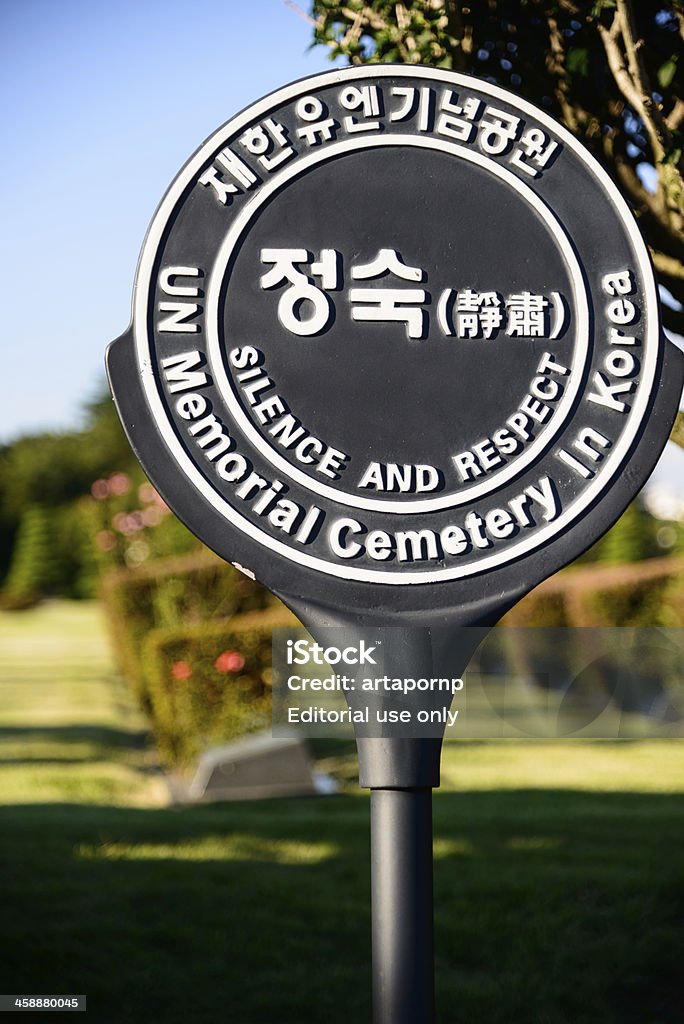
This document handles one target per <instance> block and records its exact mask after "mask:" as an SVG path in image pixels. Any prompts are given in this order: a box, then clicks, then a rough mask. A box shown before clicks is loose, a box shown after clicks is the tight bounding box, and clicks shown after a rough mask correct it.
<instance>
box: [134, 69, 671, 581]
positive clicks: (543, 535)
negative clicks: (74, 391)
mask: <svg viewBox="0 0 684 1024" xmlns="http://www.w3.org/2000/svg"><path fill="white" fill-rule="evenodd" d="M372 72H373V76H374V77H377V78H387V77H391V76H393V75H399V76H401V77H406V78H416V79H419V80H420V79H426V78H430V79H432V80H437V81H442V82H445V83H452V84H458V85H460V86H462V87H465V88H468V87H471V88H476V89H477V90H478V91H480V92H482V93H485V94H486V95H489V96H492V97H493V98H495V99H498V100H502V101H503V102H509V103H511V102H514V103H515V105H516V107H517V108H518V109H519V110H521V111H524V112H525V113H527V114H528V116H530V117H533V118H534V119H535V120H537V121H538V122H539V123H541V124H543V125H545V126H546V127H547V128H548V129H549V130H550V131H552V132H554V133H555V134H556V136H557V137H559V138H560V139H562V140H563V142H564V143H565V144H566V145H567V146H568V147H569V148H570V149H572V150H573V152H575V154H576V155H578V156H579V158H580V159H581V160H582V161H583V162H584V163H585V165H587V166H588V167H589V169H590V171H591V172H592V174H593V175H594V177H595V178H596V179H597V180H598V181H599V182H600V184H601V185H602V186H603V188H604V190H605V191H606V193H607V195H608V197H609V198H610V200H611V201H612V203H613V206H614V207H615V210H616V214H617V215H619V216H620V218H621V220H622V223H623V226H624V227H625V230H626V232H627V235H628V236H629V239H630V241H631V242H632V245H633V247H634V253H635V256H636V259H637V262H638V267H639V271H640V273H641V275H642V280H643V285H644V295H645V308H646V309H647V310H648V312H649V316H648V330H647V332H646V334H645V335H644V343H643V354H644V359H643V361H642V367H641V369H642V374H641V382H640V387H639V390H638V391H637V394H636V398H635V401H634V404H633V406H632V409H631V410H630V417H629V421H628V424H627V427H626V429H625V431H624V432H623V436H622V437H621V438H620V441H619V442H618V444H616V446H615V448H614V449H613V452H612V453H611V456H612V459H611V463H610V464H609V463H607V464H606V465H605V467H604V469H603V470H602V472H601V473H600V474H598V475H597V477H596V479H595V481H594V483H593V484H589V486H588V487H587V488H586V489H585V491H584V492H583V493H582V495H581V496H580V497H579V498H578V499H577V500H576V501H575V502H573V503H572V504H570V505H569V506H568V507H567V509H565V511H564V512H563V513H562V514H561V515H560V516H559V518H558V519H556V520H554V521H553V523H551V524H549V525H548V526H546V527H542V529H541V530H539V531H537V532H536V533H535V534H534V535H533V536H532V537H529V538H528V539H527V540H525V541H522V542H521V543H518V544H514V545H512V546H511V547H510V548H509V549H508V550H507V551H506V552H505V554H504V555H503V556H501V555H490V556H488V557H487V558H483V559H481V560H479V561H478V562H474V563H470V564H469V565H465V566H462V567H461V566H454V567H452V568H449V569H442V570H439V569H431V570H427V571H426V572H413V571H409V572H397V573H393V572H387V571H382V570H380V571H376V570H372V569H359V568H357V567H355V566H352V565H345V564H338V563H332V562H326V561H324V560H323V559H322V558H317V557H315V556H312V555H308V554H306V552H298V551H296V550H295V549H294V548H291V547H288V546H287V545H286V544H283V542H282V541H279V540H276V539H275V538H273V537H271V536H269V535H268V534H267V533H264V531H263V530H261V529H259V528H258V527H257V526H255V525H254V524H253V523H252V522H250V521H249V520H248V519H246V518H245V517H244V516H242V515H241V514H240V513H239V512H238V511H237V510H236V509H235V508H234V507H233V506H232V505H231V504H230V503H229V502H228V501H226V500H225V499H224V498H222V497H221V495H219V494H218V492H217V491H216V490H215V489H214V488H213V487H212V485H211V484H210V482H209V480H208V479H207V478H206V477H205V476H203V474H202V473H200V472H199V470H198V469H197V467H196V465H195V463H194V462H192V460H191V459H190V458H189V457H188V455H187V453H186V452H185V450H184V448H183V447H182V445H181V444H180V442H179V440H178V437H177V436H176V433H175V431H174V429H173V427H172V426H171V424H170V422H169V420H168V418H167V416H166V411H165V409H164V405H163V403H162V399H161V395H160V392H159V390H158V385H157V380H156V378H155V374H154V368H153V365H152V358H151V353H150V339H149V337H148V333H147V303H148V295H149V291H150V286H151V277H152V271H153V269H154V265H155V262H156V255H157V251H158V247H159V244H160V242H161V240H162V238H163V234H164V231H165V229H166V226H167V224H168V221H169V218H170V216H171V215H172V213H173V210H174V207H175V205H176V203H177V202H178V200H179V199H180V198H181V197H182V195H183V193H184V191H185V189H186V188H187V187H188V186H189V185H190V184H191V183H192V181H193V179H194V178H195V176H196V175H197V174H198V173H199V172H200V170H201V169H202V167H203V165H204V164H205V163H206V161H207V160H208V159H210V157H211V156H212V154H213V153H214V152H215V150H216V149H218V148H220V147H221V146H223V145H225V144H226V143H227V141H228V139H229V138H230V137H231V136H232V135H234V134H236V133H237V132H239V131H241V130H242V129H243V128H244V127H245V126H246V125H247V124H248V123H249V122H250V121H252V120H254V119H255V118H258V117H260V116H261V115H263V114H266V113H267V112H268V111H269V110H271V109H272V107H273V106H275V105H276V104H278V103H285V102H288V101H289V100H291V99H293V98H294V97H296V96H298V95H301V94H302V93H305V92H310V91H311V90H312V89H317V88H324V87H325V86H329V85H335V84H336V83H343V82H345V81H348V80H350V79H351V80H352V81H353V80H355V79H357V78H363V77H365V76H367V75H368V70H367V69H366V68H365V67H360V68H356V67H354V68H345V69H341V70H339V71H329V72H324V73H322V74H320V75H313V76H311V77H308V78H304V79H300V80H299V81H297V82H294V83H291V84H290V85H288V86H285V87H283V88H282V89H279V90H277V91H276V92H273V93H270V94H269V95H268V96H266V97H264V98H262V99H261V100H258V101H257V102H256V103H254V104H252V105H251V106H250V107H248V108H246V109H245V110H243V111H242V112H241V113H240V114H238V115H236V117H234V118H232V119H231V120H230V121H228V122H226V124H225V125H223V126H222V127H221V128H219V129H218V130H217V131H216V132H214V134H213V135H211V136H210V137H209V139H208V140H207V141H205V142H204V143H203V144H202V145H201V146H200V148H199V149H198V150H197V152H196V153H195V154H194V155H193V156H192V157H191V158H190V160H188V162H187V163H186V164H185V166H184V167H183V168H182V170H181V171H180V173H179V174H178V175H177V176H176V178H175V179H174V181H173V182H172V183H171V185H170V187H169V189H168V191H167V193H166V195H165V196H164V198H163V199H162V201H161V203H160V205H159V207H158V208H157V211H156V213H155V215H154V218H153V220H152V223H151V224H150V227H149V229H148V232H147V235H146V237H145V241H144V243H143V248H142V251H141V253H140V259H139V262H138V270H137V275H136V283H135V289H134V300H133V331H134V339H135V349H136V355H137V359H138V366H139V371H140V379H141V383H142V387H143V392H144V394H145V398H146V399H147V402H148V404H149V408H150V410H151V412H152V414H153V417H154V420H155V423H156V426H157V429H158V430H159V433H160V435H161V437H162V438H163V440H164V443H165V444H166V446H167V448H168V450H169V453H170V454H171V456H172V458H173V459H174V460H175V462H176V463H177V465H178V466H179V468H180V469H181V471H182V472H183V473H184V474H185V475H186V477H187V478H188V479H189V480H191V481H192V483H193V484H194V485H195V487H196V488H197V490H198V491H199V492H200V493H201V494H202V495H203V497H204V498H205V499H206V500H207V501H208V502H209V504H211V505H212V506H213V507H214V508H215V509H216V511H217V512H218V513H219V514H220V515H222V516H223V517H224V518H225V519H227V520H228V521H229V522H231V523H232V524H233V525H234V526H235V527H236V528H237V529H238V530H240V531H241V532H242V533H244V534H245V535H246V536H248V537H250V538H251V539H252V540H253V541H255V542H256V543H258V544H260V545H261V546H262V547H265V548H266V549H270V550H271V551H273V552H274V553H275V554H278V555H281V556H282V557H284V558H286V559H288V560H289V561H291V562H294V563H297V564H299V565H302V566H305V567H307V568H309V569H312V570H313V571H316V572H323V573H325V574H326V575H328V576H334V577H337V578H339V579H348V580H357V581H360V582H367V583H378V584H390V585H394V586H405V585H411V584H420V583H439V582H442V581H446V580H458V579H464V578H465V577H467V576H476V575H478V574H480V573H483V572H487V571H488V570H490V569H495V568H498V567H499V566H501V565H506V564H508V563H509V562H511V561H514V560H515V559H516V558H519V557H520V556H521V555H525V554H527V553H528V552H529V551H533V550H535V549H536V548H538V547H540V546H542V545H543V544H544V543H546V542H547V541H549V540H551V539H552V538H553V537H554V536H555V535H556V534H557V533H559V532H560V531H561V530H562V529H563V528H564V527H565V526H567V525H568V523H570V522H572V521H573V520H574V519H576V518H577V517H578V516H579V515H580V514H581V513H582V512H583V511H584V510H585V509H586V508H588V507H589V506H590V505H591V504H592V502H593V501H594V500H595V499H596V498H597V497H598V495H599V494H600V493H601V492H602V491H603V490H604V489H605V487H606V484H607V483H608V482H609V481H610V480H611V479H612V478H613V477H614V476H615V475H616V474H617V473H618V472H619V470H620V468H621V467H622V464H623V459H624V456H625V455H626V454H627V452H629V450H630V448H631V446H632V444H633V442H634V440H635V437H636V434H637V430H638V427H639V426H640V425H641V422H642V420H643V419H644V418H645V416H646V413H647V411H648V405H649V403H650V400H651V388H652V384H653V381H654V378H655V371H656V367H657V361H658V355H659V338H660V320H659V315H658V299H657V292H656V285H655V279H654V276H653V271H652V268H651V264H650V261H649V258H648V253H647V250H646V246H645V244H644V242H643V239H642V238H641V235H640V233H639V230H638V228H637V226H636V223H635V221H634V218H633V217H632V214H631V212H630V210H629V208H628V206H627V204H626V202H625V201H624V199H623V198H622V196H621V195H620V193H619V191H618V189H617V187H616V186H615V185H614V184H613V182H612V181H611V180H610V178H609V177H608V175H607V174H606V172H605V171H604V170H603V168H602V167H601V165H600V164H599V163H598V162H597V161H596V160H595V159H594V158H593V157H592V156H591V154H589V153H588V152H586V150H585V149H584V147H583V146H581V144H580V143H579V142H578V141H577V140H576V139H575V137H574V136H573V135H571V133H570V132H569V131H568V130H567V129H566V128H564V127H563V126H562V125H560V124H558V123H557V122H556V121H554V120H553V119H552V118H551V117H549V115H548V114H545V113H544V111H541V110H538V109H537V108H536V107H534V106H533V105H532V104H531V103H528V102H527V101H526V100H523V99H518V97H516V96H513V99H511V94H510V93H509V92H508V91H507V90H505V89H502V88H500V87H499V86H497V85H492V84H491V83H489V82H482V81H480V80H479V79H472V78H471V77H469V76H468V75H462V74H459V73H457V72H452V71H444V70H442V69H439V68H427V67H420V66H416V67H410V66H405V65H388V64H385V65H374V66H373V69H372ZM473 83H474V84H473Z"/></svg>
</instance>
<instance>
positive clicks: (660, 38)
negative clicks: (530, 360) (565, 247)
mask: <svg viewBox="0 0 684 1024" xmlns="http://www.w3.org/2000/svg"><path fill="white" fill-rule="evenodd" d="M312 20H313V34H314V40H315V42H316V43H320V44H323V45H325V46H327V47H328V49H329V51H330V56H331V58H333V59H334V58H337V57H344V58H346V59H347V60H348V61H349V62H350V63H352V64H363V63H367V62H370V63H373V62H380V61H396V62H400V63H406V64H429V65H433V66H435V67H442V68H451V69H452V70H454V71H461V72H465V73H466V74H472V75H478V76H479V77H481V78H484V79H485V80H486V81H488V82H492V83H495V84H498V85H501V86H504V87H505V88H508V89H511V90H512V91H513V92H514V93H516V94H517V95H519V96H523V97H525V98H526V99H529V100H530V101H531V102H533V103H535V104H537V105H538V106H540V107H542V108H544V109H546V110H548V112H549V113H550V114H552V115H553V116H554V117H556V118H558V120H559V121H561V122H563V124H565V125H566V127H567V128H569V129H570V131H571V132H572V133H573V134H574V135H576V136H577V137H578V138H580V139H581V140H582V142H583V143H584V144H585V146H587V147H588V149H589V150H590V151H591V152H592V153H593V154H594V156H595V157H596V158H597V159H598V160H599V162H600V163H601V164H602V165H603V166H604V167H605V168H606V170H607V171H608V173H609V174H610V176H611V177H612V178H613V180H614V181H615V182H616V184H617V185H618V187H619V188H620V189H621V191H622V193H623V195H624V196H625V198H626V200H627V202H628V203H629V204H630V206H631V208H632V210H633V211H634V213H635V215H636V217H637V219H638V222H639V226H640V228H641V231H642V234H643V235H644V237H645V238H646V241H647V242H648V245H649V249H650V252H651V257H652V259H653V262H654V265H655V268H656V271H657V275H658V280H659V282H660V284H661V286H662V287H663V288H666V289H667V292H668V293H669V297H667V304H666V305H665V306H664V308H663V319H664V323H665V326H666V327H668V328H670V329H672V330H674V331H677V332H678V333H680V334H682V333H684V310H683V308H682V307H683V305H684V177H683V176H684V145H683V135H682V127H683V124H684V90H683V81H684V79H683V75H684V66H683V64H684V58H682V44H683V41H684V3H682V2H681V0H638V2H636V0H553V2H552V0H486V2H485V0H471V2H465V3H461V2H459V0H416V2H413V3H396V2H395V0H371V2H369V3H365V2H363V0H341V2H338V0H313V4H312Z"/></svg>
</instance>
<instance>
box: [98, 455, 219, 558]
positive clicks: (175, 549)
mask: <svg viewBox="0 0 684 1024" xmlns="http://www.w3.org/2000/svg"><path fill="white" fill-rule="evenodd" d="M140 481H141V482H136V480H135V479H134V478H133V477H132V475H130V474H128V473H122V472H116V473H112V474H111V475H110V476H109V477H102V478H100V479H98V480H95V481H93V484H92V486H91V488H90V495H89V496H86V497H84V498H83V499H82V500H81V503H80V509H81V514H82V517H83V521H84V524H85V528H86V531H87V532H88V534H89V535H90V537H91V539H92V545H93V548H94V554H95V558H96V561H97V563H98V566H99V569H100V571H101V572H102V571H106V570H107V569H112V568H116V567H122V566H126V567H128V568H136V567H137V566H139V565H142V564H143V563H145V562H147V561H149V560H151V559H154V558H164V557H166V556H168V555H175V554H184V553H185V552H187V551H192V550H194V549H198V548H200V547H201V545H200V542H199V541H198V540H197V539H196V538H195V537H194V536H193V535H192V534H191V533H190V531H189V530H187V529H186V528H185V527H184V526H183V524H182V523H181V522H179V520H178V519H176V517H175V516H173V515H172V514H171V512H170V509H169V507H168V505H166V503H165V502H164V500H163V499H162V498H161V497H160V495H159V494H158V493H157V491H156V490H155V489H154V487H153V486H152V484H151V483H150V482H149V481H148V480H145V479H144V478H143V477H142V473H140Z"/></svg>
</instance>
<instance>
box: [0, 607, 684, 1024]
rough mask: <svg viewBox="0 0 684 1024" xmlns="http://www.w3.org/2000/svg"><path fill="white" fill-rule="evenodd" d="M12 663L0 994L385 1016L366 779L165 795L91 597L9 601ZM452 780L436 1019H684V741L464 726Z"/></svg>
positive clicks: (5, 657)
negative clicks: (208, 799) (379, 1000)
mask: <svg viewBox="0 0 684 1024" xmlns="http://www.w3.org/2000/svg"><path fill="white" fill-rule="evenodd" d="M0 657H1V658H2V666H3V668H2V678H1V679H0V787H1V789H0V794H1V799H2V805H1V806H0V888H1V890H2V898H1V902H0V991H2V992H35V993H39V992H42V993H48V992H55V993H67V992H83V993H86V994H87V996H88V1013H89V1015H90V1019H91V1020H93V1021H96V1022H97V1024H109V1022H111V1024H127V1022H131V1024H133V1022H135V1024H138V1022H140V1024H142V1022H145V1024H148V1022H149V1024H176V1022H178V1024H180V1022H181V1021H182V1022H188V1021H189V1022H192V1024H205V1022H206V1024H209V1022H212V1024H213V1022H215V1021H216V1020H224V1019H225V1020H226V1021H230V1022H236V1024H318V1022H321V1021H325V1022H326V1024H342V1022H345V1024H347V1022H349V1021H359V1022H363V1021H369V1020H370V1016H371V1010H370V968H369V932H370V913H369V851H368V804H367V797H366V795H365V794H363V793H361V792H360V791H359V790H358V789H357V788H356V787H354V786H353V785H350V786H349V787H348V788H347V789H346V790H345V792H343V794H342V795H340V796H338V797H336V798H334V799H330V798H321V799H318V798H312V799H307V800H282V801H269V802H262V803H243V804H224V805H214V806H206V807H192V808H183V809H173V808H168V807H166V806H163V803H164V793H165V791H164V788H163V786H162V785H161V784H160V781H159V778H158V776H157V774H156V773H155V772H154V758H153V753H152V752H151V751H150V749H149V746H148V744H147V741H146V736H145V733H144V722H143V721H142V720H141V719H140V718H139V716H138V715H137V713H136V712H135V710H134V709H133V708H132V707H131V705H130V702H129V699H128V696H127V692H126V690H125V689H123V688H121V687H120V685H119V684H117V683H116V681H115V679H114V678H113V673H112V669H111V665H110V662H109V656H108V653H107V648H106V643H105V638H104V634H103V630H102V625H101V623H100V622H99V619H98V610H97V608H96V607H95V606H92V605H68V604H54V605H50V606H45V607H43V608H40V609H38V610H36V611H35V612H31V613H27V614H22V615H16V614H15V615H7V614H4V615H1V616H0ZM335 753H336V757H335V758H334V759H333V758H332V754H331V755H330V757H329V762H328V764H329V765H330V764H334V765H335V767H336V768H337V769H338V771H339V773H340V774H341V775H345V774H346V776H347V777H350V776H351V773H352V768H353V762H352V761H351V760H350V758H349V757H348V755H344V754H343V753H341V752H340V750H337V751H335ZM443 781H444V786H443V789H442V790H441V791H439V792H438V793H437V794H436V796H435V859H436V870H435V924H436V948H437V987H438V1006H439V1016H438V1019H439V1021H440V1024H457V1022H458V1024H460V1022H463V1024H472V1022H477V1024H480V1022H482V1024H510V1022H516V1024H528V1022H529V1024H533V1022H534V1024H542V1022H543V1024H599V1022H601V1024H637V1022H638V1024H674V1022H675V1021H676V1022H679V1021H680V1020H681V1017H682V982H681V960H682V952H683V951H684V949H683V939H682V934H683V926H684V855H683V854H682V850H684V744H682V743H681V742H680V741H673V740H662V741H634V742H626V743H625V742H623V743H619V742H600V741H593V742H582V741H561V742H558V743H549V742H541V741H537V742H516V741H506V742H496V743H484V742H464V743H455V744H450V745H449V746H448V747H447V749H446V751H445V758H444V772H443ZM56 1019H57V1018H56ZM59 1019H62V1018H59ZM39 1020H40V1021H41V1022H42V1021H45V1022H47V1021H49V1020H50V1014H49V1013H48V1014H44V1015H41V1017H40V1018H39ZM417 1024H418V1022H417Z"/></svg>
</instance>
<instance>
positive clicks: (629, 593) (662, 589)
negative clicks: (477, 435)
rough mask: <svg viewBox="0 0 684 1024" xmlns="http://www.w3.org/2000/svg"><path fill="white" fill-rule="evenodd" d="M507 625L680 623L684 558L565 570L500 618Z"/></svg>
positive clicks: (683, 606) (683, 616)
mask: <svg viewBox="0 0 684 1024" xmlns="http://www.w3.org/2000/svg"><path fill="white" fill-rule="evenodd" d="M503 624H504V625H508V626H670V627H674V626H684V558H681V557H668V558H657V559H656V558H651V559H647V560H645V561H643V562H638V563H636V564H634V565H623V566H591V567H583V568H579V569H568V570H565V571H563V572H560V573H558V574H557V575H556V576H552V577H551V579H549V580H546V581H545V582H544V583H542V584H541V585H540V586H539V587H537V588H536V589H535V590H533V591H532V593H531V594H529V595H528V596H527V597H526V598H524V599H523V600H522V601H520V603H519V604H517V605H516V606H515V608H513V609H512V610H511V611H510V612H509V613H508V615H506V616H505V618H504V619H503Z"/></svg>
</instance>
